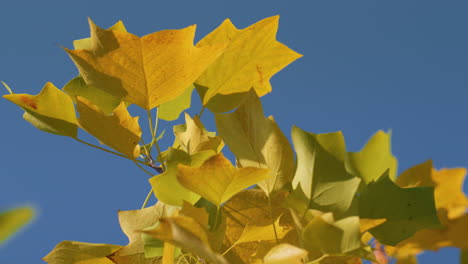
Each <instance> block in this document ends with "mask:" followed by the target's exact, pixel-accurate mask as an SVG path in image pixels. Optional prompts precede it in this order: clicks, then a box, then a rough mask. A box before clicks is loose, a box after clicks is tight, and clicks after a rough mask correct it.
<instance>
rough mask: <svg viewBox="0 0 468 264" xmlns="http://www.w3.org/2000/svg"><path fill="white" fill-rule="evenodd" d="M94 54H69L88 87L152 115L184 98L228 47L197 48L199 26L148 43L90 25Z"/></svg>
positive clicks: (151, 38) (160, 35)
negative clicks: (161, 106)
mask: <svg viewBox="0 0 468 264" xmlns="http://www.w3.org/2000/svg"><path fill="white" fill-rule="evenodd" d="M89 24H90V31H91V41H92V45H91V48H90V49H77V50H69V49H65V50H66V51H67V52H68V54H69V55H70V57H71V58H72V60H73V61H74V62H75V64H76V66H77V67H78V69H79V71H80V74H81V76H83V78H84V80H85V81H86V83H87V84H88V85H91V86H94V87H97V88H99V89H103V90H106V91H107V92H108V93H110V94H112V95H114V96H117V97H122V98H123V100H125V101H128V102H131V103H134V104H136V105H138V106H140V107H142V108H144V109H147V110H150V109H152V108H154V107H157V106H159V105H160V104H162V103H165V102H168V101H171V100H173V99H175V98H176V97H178V96H179V95H181V94H182V93H183V92H184V91H185V90H186V89H187V87H189V85H190V84H192V83H193V82H194V81H195V79H196V78H198V76H199V75H200V74H201V73H202V72H203V71H204V70H205V69H206V68H207V67H208V65H210V64H211V63H212V62H213V61H214V60H215V59H216V58H217V57H218V56H219V55H220V53H221V52H222V51H223V49H224V46H225V44H219V45H214V46H208V45H198V46H197V47H195V46H193V38H194V36H195V26H189V27H187V28H184V29H180V30H164V31H159V32H155V33H152V34H149V35H146V36H143V37H141V38H140V37H137V36H135V35H133V34H131V33H128V32H122V31H114V30H104V29H102V28H100V27H98V26H96V25H95V24H94V23H93V22H92V21H91V20H89Z"/></svg>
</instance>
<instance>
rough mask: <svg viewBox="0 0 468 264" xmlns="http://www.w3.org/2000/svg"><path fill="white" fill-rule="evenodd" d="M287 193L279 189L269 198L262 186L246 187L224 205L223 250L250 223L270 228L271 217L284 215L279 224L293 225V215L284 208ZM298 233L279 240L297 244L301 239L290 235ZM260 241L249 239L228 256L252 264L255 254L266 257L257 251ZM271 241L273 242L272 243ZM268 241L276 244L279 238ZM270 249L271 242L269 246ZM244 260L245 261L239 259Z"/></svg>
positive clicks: (291, 226) (234, 241)
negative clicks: (224, 228)
mask: <svg viewBox="0 0 468 264" xmlns="http://www.w3.org/2000/svg"><path fill="white" fill-rule="evenodd" d="M287 193H288V192H277V193H274V194H273V195H271V196H270V197H268V196H267V195H266V194H265V192H264V191H262V190H259V189H248V190H244V191H242V192H240V193H238V194H237V195H235V196H234V197H232V198H231V199H230V200H229V201H227V202H226V204H224V205H223V207H222V209H223V211H222V215H224V216H225V217H226V232H225V234H226V235H225V238H224V243H223V244H224V246H225V247H224V248H223V249H222V250H221V252H224V251H226V250H227V248H229V247H231V246H232V245H233V244H235V243H236V241H238V240H239V239H240V237H241V235H242V233H243V232H244V229H245V228H246V226H247V225H250V224H254V225H257V226H268V225H269V227H270V228H271V227H272V226H271V224H272V218H273V219H278V218H279V217H280V216H281V215H283V216H282V217H281V221H280V224H281V226H282V228H286V229H288V230H289V229H292V228H294V226H295V225H294V222H293V220H292V219H291V217H290V214H289V210H288V209H287V208H285V207H284V200H285V197H286V196H287ZM296 233H297V232H289V233H288V234H287V235H286V236H285V237H284V238H283V239H280V242H284V243H289V244H295V245H297V244H298V243H299V240H298V239H297V238H295V237H291V236H290V235H294V234H296ZM262 242H267V241H261V242H260V243H258V242H247V243H242V244H240V245H237V246H236V247H233V248H232V249H231V250H229V251H228V252H227V253H226V254H225V256H226V258H227V259H228V260H229V261H230V262H231V263H251V261H253V260H252V256H253V255H254V254H256V255H257V256H255V258H263V256H264V255H265V254H266V252H265V254H263V253H261V252H258V250H259V244H260V245H262V244H263V243H262ZM270 242H272V243H270ZM268 244H273V245H274V244H276V241H275V240H273V241H268ZM269 248H271V245H270V247H269ZM240 261H242V262H240Z"/></svg>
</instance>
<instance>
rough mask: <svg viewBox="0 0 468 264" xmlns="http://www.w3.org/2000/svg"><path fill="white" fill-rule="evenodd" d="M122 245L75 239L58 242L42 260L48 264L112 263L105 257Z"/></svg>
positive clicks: (112, 263)
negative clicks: (85, 241) (92, 242)
mask: <svg viewBox="0 0 468 264" xmlns="http://www.w3.org/2000/svg"><path fill="white" fill-rule="evenodd" d="M121 247H122V246H118V245H109V244H91V243H84V242H77V241H63V242H60V243H59V244H58V245H57V246H56V247H55V248H54V249H53V250H52V251H51V252H50V253H49V254H47V256H45V257H44V261H45V262H47V263H49V264H114V262H113V261H112V260H110V259H109V258H107V256H109V255H111V254H112V253H114V252H115V251H117V250H119V248H121Z"/></svg>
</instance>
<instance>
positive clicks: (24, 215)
mask: <svg viewBox="0 0 468 264" xmlns="http://www.w3.org/2000/svg"><path fill="white" fill-rule="evenodd" d="M33 217H34V210H33V209H32V208H31V207H20V208H15V209H11V210H8V211H4V212H1V213H0V244H2V243H4V242H5V241H6V239H8V238H9V237H10V236H11V235H13V234H14V233H15V232H17V231H18V230H19V229H20V228H22V227H23V226H24V225H26V224H27V223H29V222H30V221H31V219H32V218H33Z"/></svg>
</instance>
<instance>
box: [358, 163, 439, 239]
mask: <svg viewBox="0 0 468 264" xmlns="http://www.w3.org/2000/svg"><path fill="white" fill-rule="evenodd" d="M359 216H360V217H362V218H371V219H377V218H386V219H387V221H386V222H385V223H383V224H381V225H379V226H377V227H375V228H372V229H371V230H369V232H370V233H371V234H372V235H373V236H374V237H375V238H376V239H377V240H379V242H381V243H383V244H386V245H391V246H394V245H396V244H397V243H398V242H400V241H402V240H404V239H406V238H409V237H410V236H412V235H413V234H414V233H415V232H416V231H419V230H421V229H424V228H439V227H441V226H440V222H439V219H438V217H437V212H436V208H435V204H434V189H433V188H431V187H417V188H400V187H398V186H397V185H396V184H395V183H394V182H393V181H392V180H390V178H389V176H388V170H387V171H386V172H385V173H384V175H382V176H381V177H380V178H379V180H377V181H376V182H371V183H369V185H368V186H367V188H365V189H364V190H363V191H362V192H361V195H360V202H359Z"/></svg>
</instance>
